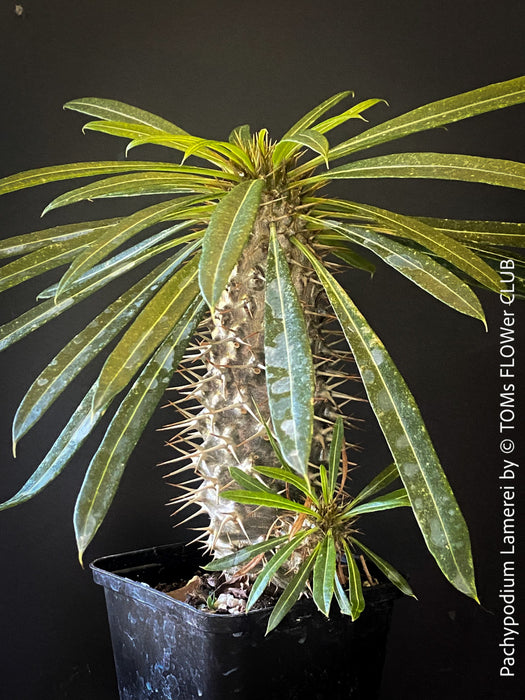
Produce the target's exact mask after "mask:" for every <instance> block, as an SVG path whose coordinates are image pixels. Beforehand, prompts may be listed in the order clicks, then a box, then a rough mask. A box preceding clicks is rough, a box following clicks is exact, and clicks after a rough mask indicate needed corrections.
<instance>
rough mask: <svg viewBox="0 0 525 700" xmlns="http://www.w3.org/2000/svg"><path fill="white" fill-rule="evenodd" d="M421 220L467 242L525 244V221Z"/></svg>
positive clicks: (521, 245)
mask: <svg viewBox="0 0 525 700" xmlns="http://www.w3.org/2000/svg"><path fill="white" fill-rule="evenodd" d="M419 221H421V222H422V223H424V224H426V225H427V226H431V227H432V228H435V229H438V230H439V231H441V232H442V233H444V234H445V235H447V236H450V237H451V238H455V239H456V240H458V241H463V242H465V243H467V244H468V243H483V244H489V245H510V246H516V247H524V246H525V223H514V222H510V221H471V220H463V221H462V220H459V219H435V218H425V217H419Z"/></svg>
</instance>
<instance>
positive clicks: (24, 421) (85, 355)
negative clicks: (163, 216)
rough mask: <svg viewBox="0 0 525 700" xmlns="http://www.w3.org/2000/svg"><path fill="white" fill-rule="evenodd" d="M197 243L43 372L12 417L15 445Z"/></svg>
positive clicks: (78, 337)
mask: <svg viewBox="0 0 525 700" xmlns="http://www.w3.org/2000/svg"><path fill="white" fill-rule="evenodd" d="M195 247H196V244H193V245H190V246H187V247H186V248H185V249H184V250H183V251H181V252H180V253H178V254H177V255H176V256H174V257H172V258H170V259H169V260H167V261H164V262H162V263H161V264H160V265H158V266H157V267H156V268H155V269H154V270H153V271H152V272H150V273H149V274H148V275H146V277H144V278H143V279H142V280H140V281H139V282H137V283H136V284H135V285H133V287H131V289H129V290H128V291H127V292H125V293H124V294H122V295H121V296H120V297H119V298H118V299H117V300H116V301H114V302H113V303H112V304H111V305H110V306H108V307H107V308H106V309H105V310H104V311H102V312H101V313H100V314H99V315H98V316H97V317H96V318H95V319H94V320H93V321H91V323H89V324H88V325H87V326H86V327H85V328H84V329H83V330H82V331H81V332H80V333H79V334H78V335H76V336H75V337H74V338H73V339H72V340H71V341H70V342H69V343H68V344H67V345H66V346H65V347H64V348H63V349H62V350H61V351H60V352H59V353H58V355H57V356H56V357H55V358H54V359H53V360H52V361H51V363H50V364H49V365H48V366H47V367H46V368H45V369H44V370H43V372H41V373H40V375H39V376H38V377H37V379H36V380H35V381H34V382H33V384H32V385H31V387H30V388H29V390H28V392H27V393H26V395H25V396H24V398H23V400H22V402H21V404H20V406H19V408H18V410H17V412H16V415H15V419H14V421H13V446H15V445H16V443H17V442H18V441H19V440H20V439H21V438H22V436H23V435H25V434H26V433H27V432H28V430H29V429H30V428H31V427H32V426H33V425H34V424H35V423H36V422H37V421H38V420H40V418H41V417H42V416H43V414H44V413H45V412H46V411H47V409H48V408H49V407H50V406H51V405H52V403H53V402H54V401H55V399H57V398H58V396H60V394H61V393H62V391H63V390H64V389H65V388H66V387H67V386H68V384H69V383H70V382H72V381H73V379H74V378H75V377H76V376H77V374H78V373H79V372H80V371H81V370H82V369H83V368H84V367H85V366H86V365H87V364H88V363H89V362H91V360H92V359H93V358H94V357H96V356H97V355H98V353H100V351H101V350H103V348H104V347H105V346H106V345H107V344H108V343H109V342H110V341H111V340H112V339H113V338H114V337H115V336H116V335H117V333H119V332H120V331H121V330H122V329H123V328H124V327H125V326H126V325H127V324H128V323H129V322H130V321H131V320H132V319H133V318H134V317H135V316H136V315H137V314H138V313H139V311H140V309H141V308H142V307H144V306H145V304H146V303H147V302H148V301H149V299H151V297H152V296H153V295H154V294H155V289H156V288H157V287H158V286H159V285H161V284H163V283H164V282H165V281H166V280H167V279H169V277H170V276H171V275H172V274H173V272H174V270H176V269H177V267H179V266H180V265H181V264H182V262H183V261H184V260H185V259H186V258H187V257H188V256H189V255H190V254H191V253H192V252H194V250H195Z"/></svg>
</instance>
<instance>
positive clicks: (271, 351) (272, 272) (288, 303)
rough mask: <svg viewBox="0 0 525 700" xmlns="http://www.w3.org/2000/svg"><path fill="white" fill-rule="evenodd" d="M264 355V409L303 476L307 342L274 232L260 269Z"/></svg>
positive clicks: (309, 391)
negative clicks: (263, 278) (263, 279)
mask: <svg viewBox="0 0 525 700" xmlns="http://www.w3.org/2000/svg"><path fill="white" fill-rule="evenodd" d="M264 354H265V366H266V386H267V390H268V406H269V409H270V415H271V417H272V425H273V428H274V433H275V436H276V438H277V441H278V443H279V447H280V449H281V452H282V454H283V456H284V458H285V460H286V462H287V463H288V464H289V465H290V466H291V467H292V469H293V470H294V471H296V472H297V473H298V474H301V475H303V476H305V475H306V474H307V471H308V458H309V456H310V447H311V440H312V429H313V395H314V370H313V362H312V353H311V350H310V341H309V339H308V332H307V329H306V322H305V320H304V316H303V312H302V308H301V304H300V302H299V299H298V298H297V293H296V291H295V287H294V284H293V282H292V278H291V275H290V271H289V269H288V263H287V261H286V258H285V255H284V253H283V251H282V250H281V247H280V245H279V242H278V240H277V236H276V234H275V232H273V233H272V235H271V236H270V245H269V250H268V261H267V265H266V300H265V314H264Z"/></svg>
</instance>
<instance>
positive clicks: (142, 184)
mask: <svg viewBox="0 0 525 700" xmlns="http://www.w3.org/2000/svg"><path fill="white" fill-rule="evenodd" d="M226 185H227V183H226V182H224V181H220V180H218V179H211V178H208V177H200V176H196V175H186V174H185V173H132V174H131V175H119V176H118V177H108V178H105V179H104V180H98V181H97V182H93V183H91V184H89V185H85V186H84V187H78V188H77V189H74V190H70V191H69V192H65V193H64V194H61V195H60V196H59V197H56V198H55V199H54V200H53V201H52V202H50V203H49V204H48V205H47V207H46V208H45V209H44V211H43V214H47V213H48V212H50V211H51V210H53V209H58V208H59V207H65V206H68V205H70V204H76V203H78V202H83V201H86V200H88V201H93V200H95V199H104V198H106V197H132V196H144V195H153V194H180V193H184V192H188V193H202V194H208V195H209V196H211V197H214V196H215V195H216V193H217V191H219V192H221V191H222V190H223V189H224V187H225V186H226Z"/></svg>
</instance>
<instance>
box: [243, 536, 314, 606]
mask: <svg viewBox="0 0 525 700" xmlns="http://www.w3.org/2000/svg"><path fill="white" fill-rule="evenodd" d="M312 532H313V530H302V531H301V532H299V533H298V534H297V535H295V537H293V538H292V539H291V540H290V541H289V542H288V543H287V544H283V545H282V546H281V547H280V548H279V550H278V551H277V552H276V553H275V554H274V555H273V557H272V558H271V559H270V561H269V562H268V563H267V564H266V565H265V566H264V568H263V570H262V571H261V572H260V573H259V575H258V576H257V578H256V579H255V581H254V583H253V586H252V589H251V591H250V595H249V597H248V602H247V603H246V611H247V612H248V610H250V608H251V607H252V606H253V605H254V604H255V603H256V602H257V601H258V600H259V598H260V597H261V595H262V594H263V593H264V591H265V589H266V587H267V586H268V584H269V583H270V581H271V580H272V578H273V577H274V576H275V574H276V573H277V572H278V571H279V569H280V568H281V566H283V565H284V564H285V562H286V561H287V560H288V559H289V558H290V557H291V556H292V554H293V553H294V552H295V550H296V549H297V548H298V547H299V545H300V544H301V542H303V540H304V539H306V537H308V536H309V535H311V534H312Z"/></svg>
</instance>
